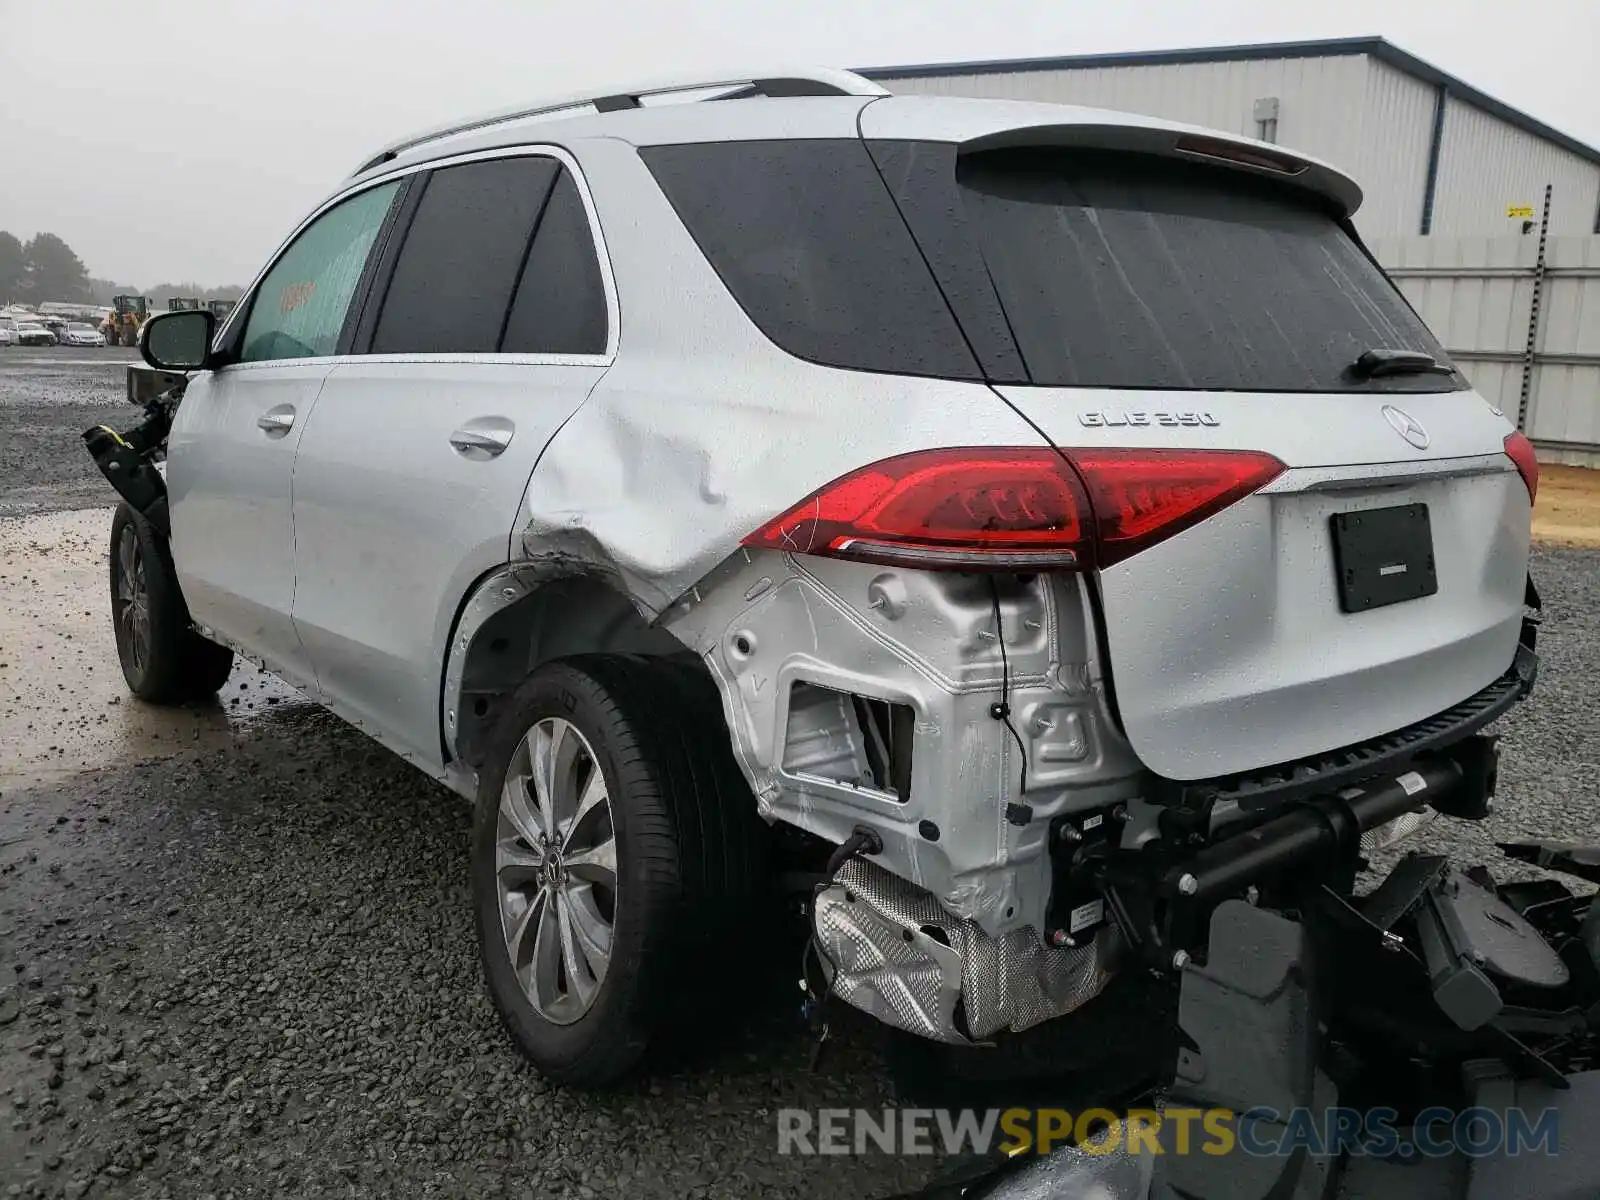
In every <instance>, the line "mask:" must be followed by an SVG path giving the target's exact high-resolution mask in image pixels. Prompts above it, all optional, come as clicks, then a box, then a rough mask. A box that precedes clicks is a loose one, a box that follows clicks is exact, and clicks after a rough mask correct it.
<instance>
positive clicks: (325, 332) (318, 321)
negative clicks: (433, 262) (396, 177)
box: [239, 181, 400, 362]
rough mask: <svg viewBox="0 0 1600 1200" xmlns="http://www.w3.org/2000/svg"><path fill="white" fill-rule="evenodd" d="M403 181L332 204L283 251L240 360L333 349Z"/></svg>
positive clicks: (256, 302) (264, 285) (258, 300)
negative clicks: (385, 219) (369, 257)
mask: <svg viewBox="0 0 1600 1200" xmlns="http://www.w3.org/2000/svg"><path fill="white" fill-rule="evenodd" d="M399 186H400V185H399V182H398V181H396V182H394V183H385V184H382V185H380V186H378V187H374V188H368V189H367V190H366V191H364V192H361V193H360V194H358V195H355V196H352V197H350V198H349V199H348V200H345V201H343V202H342V203H340V204H338V205H336V206H334V207H333V208H330V209H329V210H328V211H327V212H325V213H323V214H322V215H321V216H320V217H318V218H317V219H316V220H315V221H313V222H312V223H311V225H310V226H309V227H307V228H306V229H305V231H304V232H302V233H301V234H300V236H299V237H298V238H296V239H295V241H294V244H293V245H292V246H290V247H289V249H288V250H286V251H284V253H283V255H282V256H281V257H280V258H279V259H278V261H277V262H276V263H274V264H273V267H272V269H271V270H270V271H268V272H267V275H266V278H264V279H263V280H262V281H261V286H260V287H259V288H257V289H256V294H255V297H254V299H253V300H252V301H251V304H250V317H249V320H248V322H247V323H246V325H245V331H244V338H243V340H242V342H241V344H240V349H239V361H240V362H264V361H268V360H274V359H287V358H324V357H327V356H328V355H331V354H333V353H334V352H335V350H336V348H337V347H338V344H339V334H340V332H341V331H342V330H343V329H344V322H345V316H346V315H347V314H348V312H349V310H350V300H351V297H353V296H354V295H355V292H356V286H357V285H358V284H359V283H360V282H361V273H362V270H363V269H364V268H365V266H366V263H367V256H368V254H370V253H371V251H372V244H373V242H374V241H376V240H377V237H378V231H379V230H380V229H382V227H383V220H384V218H385V217H386V216H387V215H388V213H389V206H390V205H391V204H392V203H393V202H394V196H395V192H396V190H397V189H398V188H399Z"/></svg>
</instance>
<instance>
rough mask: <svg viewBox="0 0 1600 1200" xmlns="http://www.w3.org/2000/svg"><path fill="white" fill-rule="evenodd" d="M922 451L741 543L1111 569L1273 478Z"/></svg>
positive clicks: (1161, 456) (884, 557) (1241, 468)
mask: <svg viewBox="0 0 1600 1200" xmlns="http://www.w3.org/2000/svg"><path fill="white" fill-rule="evenodd" d="M1067 458H1070V460H1071V462H1070V465H1069V463H1068V461H1067V459H1066V458H1063V456H1062V455H1061V454H1060V453H1058V452H1056V451H1054V450H1051V449H1048V448H1037V449H1036V448H1033V447H1020V448H1004V449H996V448H987V447H978V448H967V449H950V450H923V451H919V452H917V453H914V454H902V455H900V456H898V457H896V458H889V459H884V460H883V461H882V462H877V463H873V464H872V465H871V466H868V467H863V468H861V469H860V470H858V471H852V472H851V473H850V474H848V475H846V476H844V477H842V478H840V479H836V480H834V482H832V483H830V484H828V485H827V486H826V487H824V488H821V489H819V490H818V491H816V492H813V493H812V494H811V495H810V496H808V497H806V499H804V500H803V501H801V502H800V503H799V504H797V505H795V506H794V507H793V508H791V509H790V510H789V511H788V512H786V513H784V514H783V515H782V516H780V517H778V518H777V519H776V520H774V521H770V522H768V523H767V524H766V525H763V526H762V527H761V528H760V529H758V530H756V531H755V532H754V533H752V534H751V535H750V536H749V537H747V538H745V540H744V544H745V545H746V546H755V547H762V548H764V549H769V550H785V551H788V552H790V553H792V554H821V555H827V556H830V557H834V558H853V559H859V560H862V561H865V562H875V563H889V564H895V565H901V566H914V567H921V568H924V569H927V570H958V571H1034V570H1048V569H1062V568H1066V569H1070V568H1074V567H1088V566H1109V565H1110V564H1111V563H1114V562H1119V561H1121V560H1122V559H1125V558H1127V557H1128V556H1129V555H1130V554H1136V553H1138V552H1139V551H1140V550H1143V549H1145V548H1146V547H1148V546H1151V545H1154V544H1155V543H1156V542H1159V541H1161V540H1162V539H1163V538H1168V537H1171V536H1172V535H1173V534H1175V533H1177V532H1179V531H1180V530H1183V529H1187V528H1188V527H1189V526H1191V525H1193V524H1195V523H1196V522H1197V521H1201V520H1204V519H1205V518H1206V517H1208V516H1210V515H1211V514H1213V513H1215V512H1217V511H1218V510H1220V509H1222V508H1224V507H1226V506H1227V505H1229V504H1232V503H1233V502H1234V501H1235V500H1238V499H1240V498H1241V497H1243V496H1246V495H1249V494H1250V493H1251V492H1253V491H1255V490H1256V489H1257V488H1259V487H1261V486H1262V485H1264V484H1265V483H1267V482H1268V481H1269V480H1271V479H1273V478H1274V477H1275V476H1276V475H1277V474H1278V473H1279V472H1281V471H1282V470H1283V464H1282V463H1280V462H1279V461H1278V460H1277V459H1275V458H1273V457H1272V456H1271V455H1268V454H1258V453H1255V452H1252V451H1242V450H1173V451H1162V450H1072V451H1068V452H1067Z"/></svg>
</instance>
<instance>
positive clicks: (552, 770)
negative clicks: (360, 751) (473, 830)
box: [494, 717, 618, 1025]
mask: <svg viewBox="0 0 1600 1200" xmlns="http://www.w3.org/2000/svg"><path fill="white" fill-rule="evenodd" d="M494 865H495V881H496V885H497V892H498V896H499V901H500V927H501V932H502V934H503V935H504V937H505V944H506V950H507V952H508V953H509V954H510V957H511V967H512V970H513V971H514V972H515V974H516V977H517V982H518V983H519V984H520V985H521V987H522V991H523V994H524V995H525V996H526V997H527V998H528V1002H529V1003H530V1004H531V1005H532V1006H533V1008H534V1011H535V1012H537V1013H538V1014H539V1015H540V1016H541V1017H543V1018H544V1019H545V1020H547V1021H550V1022H551V1023H553V1024H556V1025H570V1024H572V1023H573V1022H574V1021H577V1020H578V1019H579V1018H581V1017H582V1016H583V1015H584V1014H585V1013H587V1012H588V1011H589V1010H590V1009H591V1008H592V1007H593V1006H594V1003H595V1000H596V998H597V997H598V996H599V994H600V985H601V984H602V983H604V982H605V977H606V971H607V969H608V968H609V966H610V964H611V945H612V938H613V935H614V933H615V929H616V914H617V899H618V896H617V839H616V828H615V826H614V825H613V824H612V817H611V798H610V795H609V793H608V792H607V790H606V781H605V774H604V773H603V772H602V771H601V769H600V763H599V760H598V759H597V758H596V757H595V753H594V749H593V747H592V746H590V744H589V741H588V739H587V738H585V737H584V736H583V734H582V733H581V732H580V731H579V730H578V729H577V727H576V726H574V725H573V724H572V723H571V722H570V721H567V720H564V719H562V718H561V717H546V718H544V719H543V720H541V721H539V722H538V723H537V724H535V725H534V726H533V728H532V729H530V730H528V732H527V733H525V734H524V735H523V737H522V740H521V741H520V742H519V743H518V744H517V749H516V752H515V753H514V754H513V755H512V756H511V764H510V766H509V767H508V768H507V770H506V780H505V785H504V787H503V788H502V789H501V792H500V812H499V820H498V824H497V828H496V831H495V864H494Z"/></svg>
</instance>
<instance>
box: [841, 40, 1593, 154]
mask: <svg viewBox="0 0 1600 1200" xmlns="http://www.w3.org/2000/svg"><path fill="white" fill-rule="evenodd" d="M1351 54H1370V55H1371V56H1372V57H1373V58H1375V59H1377V60H1378V61H1379V62H1382V63H1385V64H1387V65H1388V66H1391V67H1394V68H1396V69H1397V70H1400V71H1404V72H1405V73H1406V74H1408V75H1411V76H1413V77H1414V78H1417V79H1420V80H1422V81H1423V82H1424V83H1429V84H1432V85H1433V86H1435V87H1438V88H1441V89H1443V90H1444V92H1445V93H1446V94H1447V95H1449V96H1451V97H1453V98H1454V99H1457V100H1460V101H1463V102H1464V103H1467V104H1470V105H1472V106H1473V107H1474V108H1481V109H1482V110H1483V111H1484V112H1486V113H1488V114H1490V115H1491V116H1494V117H1498V118H1499V119H1500V120H1502V121H1505V122H1507V123H1508V124H1511V125H1514V126H1516V127H1517V128H1519V129H1522V130H1525V131H1526V132H1528V133H1532V134H1534V135H1536V136H1537V137H1541V138H1544V139H1545V140H1546V141H1550V142H1554V143H1555V144H1556V145H1558V146H1560V147H1561V148H1562V149H1564V150H1568V151H1571V152H1572V153H1573V154H1576V155H1578V156H1579V157H1580V158H1584V159H1587V160H1588V161H1589V162H1592V163H1595V164H1600V149H1597V148H1595V147H1594V146H1590V145H1589V144H1587V143H1586V142H1581V141H1579V140H1578V139H1577V138H1575V137H1573V136H1572V135H1571V134H1567V133H1562V132H1561V130H1559V129H1556V128H1555V127H1554V126H1552V125H1547V124H1545V123H1544V122H1543V121H1540V120H1538V119H1537V118H1535V117H1531V116H1529V115H1528V114H1527V113H1525V112H1523V111H1522V110H1521V109H1517V108H1513V107H1511V105H1509V104H1506V103H1505V102H1504V101H1502V100H1496V99H1495V98H1494V97H1493V96H1491V95H1489V94H1488V93H1487V92H1481V91H1479V90H1478V89H1477V88H1475V87H1473V86H1472V85H1471V84H1469V83H1466V82H1465V81H1463V80H1461V79H1458V78H1457V77H1456V76H1454V75H1451V74H1450V73H1449V72H1448V71H1442V70H1440V69H1439V68H1438V67H1436V66H1434V65H1433V64H1432V63H1430V62H1427V61H1426V60H1424V59H1421V58H1418V57H1417V56H1416V55H1414V54H1412V53H1410V52H1409V51H1406V50H1402V49H1401V48H1400V47H1399V46H1396V45H1395V44H1394V43H1393V42H1390V41H1387V40H1385V39H1384V38H1381V37H1371V36H1369V37H1345V38H1321V39H1314V40H1310V41H1297V42H1261V43H1255V44H1249V45H1237V46H1193V47H1186V48H1183V49H1178V50H1133V51H1125V52H1117V53H1110V54H1069V55H1062V56H1057V57H1052V58H997V59H980V60H975V61H970V62H945V63H911V64H907V65H904V66H883V67H860V68H856V72H855V73H856V74H858V75H862V76H864V77H866V78H867V79H871V80H874V81H876V82H879V83H881V82H883V81H884V80H888V79H928V78H936V77H939V76H945V75H994V74H999V73H1001V72H1007V73H1019V72H1032V71H1061V70H1073V69H1076V68H1082V67H1156V66H1171V65H1174V64H1180V63H1211V62H1248V61H1252V60H1259V59H1267V58H1324V57H1328V58H1331V57H1335V56H1341V55H1351Z"/></svg>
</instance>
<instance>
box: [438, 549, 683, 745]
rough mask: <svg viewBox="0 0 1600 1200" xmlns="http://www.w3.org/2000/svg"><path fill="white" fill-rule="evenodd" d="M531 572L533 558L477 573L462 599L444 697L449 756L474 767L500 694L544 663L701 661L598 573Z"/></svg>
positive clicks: (443, 729) (443, 722)
mask: <svg viewBox="0 0 1600 1200" xmlns="http://www.w3.org/2000/svg"><path fill="white" fill-rule="evenodd" d="M533 574H534V572H533V569H532V568H531V567H530V566H529V565H528V564H515V563H513V564H509V565H507V566H505V567H502V568H500V569H499V570H496V571H493V572H491V573H490V574H489V575H487V576H485V577H484V578H483V579H482V580H480V581H479V583H478V584H477V585H476V586H475V587H474V588H473V590H472V592H471V593H470V594H469V595H468V597H467V599H466V601H465V602H464V603H463V604H462V606H461V612H460V614H459V616H458V617H457V618H456V628H455V632H454V633H453V634H452V635H451V638H450V647H449V654H448V655H447V661H446V664H445V675H444V681H443V694H442V697H441V721H440V725H441V732H442V734H443V738H444V748H445V755H446V758H447V759H453V760H457V761H460V762H462V763H464V764H466V765H467V766H469V767H472V768H476V767H477V766H478V765H479V764H480V763H481V762H482V760H483V754H484V748H485V745H486V743H487V739H488V736H489V733H490V731H491V730H492V729H493V727H494V723H495V721H496V720H497V719H498V716H499V712H500V707H501V702H502V700H503V699H504V698H505V697H506V696H507V695H509V694H510V693H511V692H512V691H513V690H514V689H515V688H516V687H517V685H518V684H520V683H521V682H522V681H523V680H524V679H526V678H527V677H528V675H529V674H531V673H532V672H533V671H535V670H537V669H538V668H539V667H540V666H542V665H543V664H544V663H547V662H552V661H554V660H555V659H559V658H569V657H571V656H573V655H576V654H634V655H639V656H642V657H650V658H669V657H670V658H683V659H685V660H688V661H692V662H694V663H696V664H699V663H700V660H699V659H698V658H697V657H696V656H695V654H694V652H693V651H692V650H690V649H689V648H688V647H687V646H685V645H684V644H683V643H682V642H681V641H679V640H678V639H677V638H676V637H675V636H674V635H673V634H672V633H670V632H669V631H667V630H666V629H663V628H662V627H661V626H659V625H653V624H651V623H650V621H649V620H648V619H647V618H646V617H645V616H644V615H643V614H642V613H641V612H640V611H639V609H638V608H637V607H636V606H635V605H634V603H633V601H631V600H630V599H628V597H627V596H625V595H623V594H622V593H621V592H620V591H618V590H617V589H616V588H615V587H614V586H612V584H611V583H610V581H608V580H607V579H606V578H604V577H603V576H601V575H600V574H598V573H578V574H570V575H564V576H559V577H556V578H548V577H543V578H538V577H534V578H530V576H532V575H533ZM700 669H701V670H704V669H705V668H704V665H703V664H700Z"/></svg>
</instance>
